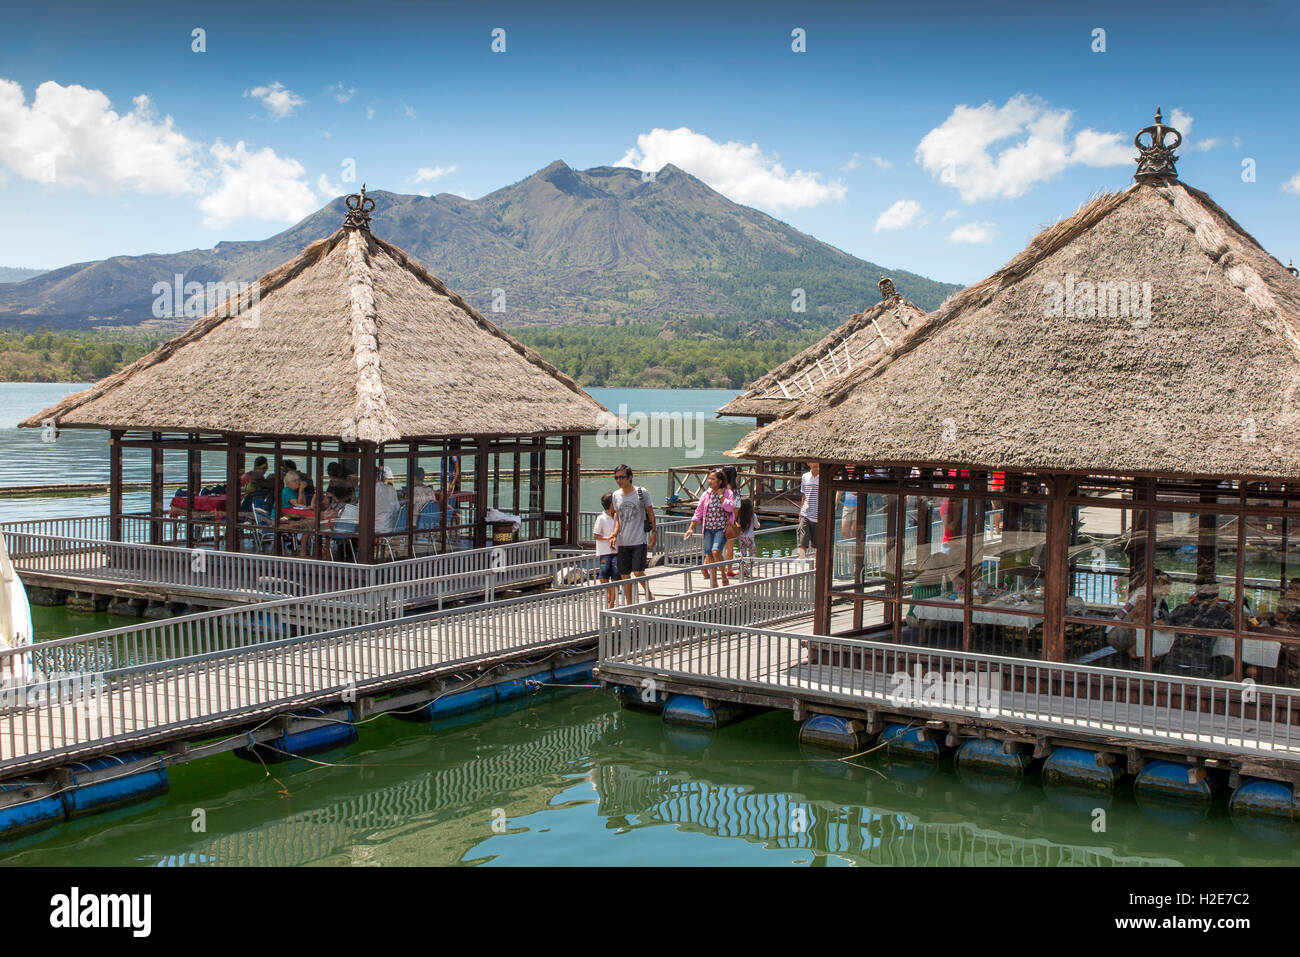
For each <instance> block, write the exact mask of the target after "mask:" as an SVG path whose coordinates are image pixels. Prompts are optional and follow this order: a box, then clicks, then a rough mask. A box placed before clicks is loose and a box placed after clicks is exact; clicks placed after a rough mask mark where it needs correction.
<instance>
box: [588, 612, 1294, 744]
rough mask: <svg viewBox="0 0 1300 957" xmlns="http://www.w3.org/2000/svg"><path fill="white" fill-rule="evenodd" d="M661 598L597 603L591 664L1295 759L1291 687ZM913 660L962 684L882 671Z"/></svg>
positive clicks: (909, 669)
mask: <svg viewBox="0 0 1300 957" xmlns="http://www.w3.org/2000/svg"><path fill="white" fill-rule="evenodd" d="M716 600H718V601H719V602H721V601H722V599H721V598H719V599H716ZM667 609H668V606H665V608H664V609H660V610H658V612H657V613H654V614H644V613H642V611H641V610H639V609H638V610H633V609H614V610H610V611H608V612H606V613H605V617H606V619H607V621H608V623H607V625H606V626H605V627H604V628H602V631H601V648H600V667H601V670H602V673H606V674H610V673H613V674H631V675H640V674H646V675H667V676H670V677H679V678H685V679H704V680H706V681H708V682H713V683H722V684H725V685H726V686H727V687H730V688H740V689H749V690H753V691H760V692H767V693H770V692H772V691H773V690H776V691H780V692H783V693H785V694H789V695H794V696H800V697H806V696H809V695H816V696H818V697H820V698H826V699H828V700H831V701H835V702H846V703H852V704H857V705H862V704H871V705H876V706H883V707H888V708H890V709H891V710H899V711H902V712H904V713H907V712H908V710H909V708H910V709H911V710H912V711H916V712H917V713H924V714H933V715H951V716H955V717H960V716H968V717H971V716H973V717H978V718H981V719H994V720H1005V721H1010V722H1014V723H1015V724H1018V725H1021V726H1025V727H1029V728H1040V729H1045V730H1054V731H1057V732H1060V731H1085V732H1092V733H1102V734H1108V735H1115V736H1119V737H1122V738H1123V739H1125V740H1135V741H1146V742H1152V743H1164V744H1168V743H1169V742H1171V741H1179V742H1185V743H1188V744H1194V745H1196V746H1197V747H1200V748H1205V749H1209V750H1213V751H1217V752H1224V753H1231V754H1241V753H1250V754H1261V755H1268V756H1271V757H1275V758H1279V757H1280V758H1285V759H1292V760H1296V761H1300V727H1297V725H1300V691H1297V690H1296V689H1293V688H1285V687H1280V686H1270V685H1257V684H1249V685H1247V684H1242V683H1236V682H1228V681H1218V680H1215V679H1211V678H1187V677H1180V676H1174V675H1164V674H1152V673H1147V672H1133V671H1122V670H1118V669H1110V668H1099V667H1095V666H1089V665H1078V664H1069V663H1065V662H1047V661H1038V660H1031V659H1025V658H1012V657H1006V656H1000V655H983V654H976V653H969V652H961V651H944V650H936V649H931V648H921V647H915V646H910V645H897V644H893V643H889V642H875V641H865V640H860V639H852V638H829V637H823V636H809V635H806V634H798V633H794V632H786V631H779V630H773V629H766V628H762V627H757V626H754V625H749V624H744V623H738V622H736V623H733V622H734V618H733V620H732V621H729V620H727V619H728V615H727V613H726V611H725V608H722V607H720V609H719V612H718V613H716V614H714V615H712V616H705V618H704V620H692V618H689V617H687V616H685V615H679V616H670V615H669V614H667V613H665V612H666V610H667ZM917 669H920V671H921V673H922V674H923V675H940V676H945V677H946V680H948V681H949V682H955V685H954V686H955V687H957V688H960V689H968V690H963V691H962V693H960V694H951V695H936V696H935V697H936V698H937V699H938V700H937V701H934V702H932V701H930V700H928V699H927V700H926V701H925V703H924V704H922V703H921V702H920V701H919V700H917V699H909V698H906V697H900V695H899V694H898V693H897V689H896V687H895V686H892V685H891V679H892V677H893V676H896V675H898V674H905V675H909V676H910V675H912V674H914V673H915V672H916V670H917ZM981 689H983V690H982V691H981Z"/></svg>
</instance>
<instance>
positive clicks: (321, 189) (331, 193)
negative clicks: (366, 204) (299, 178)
mask: <svg viewBox="0 0 1300 957" xmlns="http://www.w3.org/2000/svg"><path fill="white" fill-rule="evenodd" d="M316 192H318V193H320V194H321V195H322V196H324V197H325V198H326V199H333V198H334V197H335V196H342V195H343V194H344V193H346V192H347V190H345V189H344V188H343V186H342V185H341V184H339V183H331V182H330V178H329V177H328V176H326V175H325V174H324V173H321V174H320V176H318V177H317V178H316Z"/></svg>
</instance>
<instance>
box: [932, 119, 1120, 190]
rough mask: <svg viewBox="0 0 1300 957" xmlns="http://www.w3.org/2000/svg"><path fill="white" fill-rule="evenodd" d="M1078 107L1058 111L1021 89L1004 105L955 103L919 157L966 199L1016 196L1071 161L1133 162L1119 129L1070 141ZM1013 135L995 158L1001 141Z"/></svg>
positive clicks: (1088, 131)
mask: <svg viewBox="0 0 1300 957" xmlns="http://www.w3.org/2000/svg"><path fill="white" fill-rule="evenodd" d="M1072 116H1073V112H1072V111H1071V110H1054V109H1052V108H1051V107H1049V106H1048V105H1047V104H1046V103H1044V102H1043V101H1042V100H1040V99H1038V98H1037V97H1031V96H1026V95H1025V94H1023V93H1017V94H1016V95H1015V96H1013V97H1011V98H1010V99H1008V100H1007V102H1006V103H1004V104H1003V105H1002V106H1000V107H998V106H994V105H993V104H992V103H991V102H990V103H985V104H984V105H983V106H977V107H970V106H966V105H965V104H961V105H959V106H957V107H956V108H955V109H954V110H953V111H952V114H951V115H949V117H948V118H947V119H946V120H944V122H943V123H942V124H940V125H939V126H937V127H935V128H934V129H932V130H931V131H930V132H929V133H927V134H925V136H924V137H923V138H922V139H921V142H920V143H919V144H918V145H917V148H916V160H917V162H918V163H920V164H921V165H922V166H923V167H924V168H925V169H926V170H927V171H929V173H930V175H931V176H935V177H937V178H938V179H939V181H940V182H942V183H944V184H946V185H948V186H951V187H953V188H954V189H956V190H957V191H958V192H959V193H960V194H961V198H962V199H963V200H964V201H965V202H968V203H973V202H976V201H978V200H981V199H995V198H999V197H1000V198H1005V199H1014V198H1015V197H1017V196H1021V195H1023V194H1024V193H1026V192H1028V191H1029V189H1030V188H1032V187H1033V186H1034V185H1035V184H1036V183H1039V182H1042V181H1044V180H1047V179H1051V178H1052V177H1053V176H1055V175H1056V174H1058V173H1060V172H1061V171H1062V170H1063V169H1065V168H1066V167H1067V166H1071V165H1075V164H1083V165H1087V166H1114V165H1119V164H1121V163H1130V162H1132V161H1133V151H1132V149H1131V148H1129V147H1126V146H1124V145H1123V144H1124V143H1125V139H1124V137H1123V135H1122V134H1119V133H1101V132H1098V131H1096V130H1093V129H1090V128H1088V129H1083V130H1080V131H1079V132H1078V133H1077V134H1075V136H1074V142H1073V144H1072V145H1071V144H1070V143H1069V142H1068V140H1067V131H1068V129H1069V127H1070V122H1071V118H1072ZM1013 137H1014V138H1015V142H1013V143H1011V145H1009V146H1006V147H1005V148H1003V149H1001V150H1000V151H999V152H998V153H997V156H996V157H994V156H993V155H992V154H991V153H990V150H989V147H991V146H992V145H993V144H995V143H999V142H1002V141H1004V140H1009V139H1011V138H1013Z"/></svg>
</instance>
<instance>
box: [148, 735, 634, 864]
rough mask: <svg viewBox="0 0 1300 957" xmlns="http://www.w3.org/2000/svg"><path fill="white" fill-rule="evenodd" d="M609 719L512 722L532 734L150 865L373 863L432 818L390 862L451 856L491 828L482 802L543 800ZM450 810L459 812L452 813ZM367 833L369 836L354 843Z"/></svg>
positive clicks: (509, 804)
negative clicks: (433, 834) (429, 833)
mask: <svg viewBox="0 0 1300 957" xmlns="http://www.w3.org/2000/svg"><path fill="white" fill-rule="evenodd" d="M614 719H615V716H614V715H613V714H610V713H608V712H605V713H601V714H598V715H596V716H595V717H593V718H589V719H588V720H585V721H582V722H581V723H577V724H566V725H559V726H553V727H548V728H546V729H542V730H540V731H534V729H529V728H524V727H517V728H515V729H514V733H515V734H517V735H520V736H522V735H526V734H529V733H530V732H533V734H532V736H531V737H529V738H527V739H526V740H520V741H512V742H511V743H510V745H509V746H507V747H503V748H499V749H496V750H494V751H492V752H491V753H489V754H486V755H484V756H482V757H477V758H475V759H474V760H470V761H461V762H459V763H454V764H450V765H447V766H444V767H435V768H432V769H429V770H419V771H416V772H415V773H413V774H412V775H411V776H410V777H408V778H406V779H404V780H400V781H397V782H396V783H394V784H390V785H379V786H375V787H373V788H370V789H368V790H366V791H363V792H361V793H353V794H349V795H348V796H346V797H344V798H342V799H340V800H336V801H332V802H329V803H326V804H323V805H321V806H320V807H316V808H312V809H311V810H308V811H301V812H298V813H296V814H291V815H289V816H288V817H286V818H284V819H283V820H280V821H274V822H271V823H269V824H262V825H258V826H255V827H251V828H248V829H246V830H239V831H235V832H233V833H228V834H222V835H219V836H216V837H212V838H209V839H207V840H204V841H201V842H199V843H197V844H196V845H194V846H193V848H192V849H191V851H190V852H187V853H182V854H173V855H167V856H165V857H161V858H159V859H158V860H157V863H159V864H163V865H191V864H203V863H207V864H218V865H240V866H249V865H253V866H268V865H273V866H293V865H301V864H310V863H326V862H327V859H328V858H338V857H340V856H342V857H343V858H344V859H345V860H344V861H343V862H351V863H369V862H376V863H383V862H380V861H374V858H375V857H376V856H377V852H380V853H382V854H383V856H384V857H389V856H390V853H389V851H391V850H392V849H391V848H390V847H388V845H391V844H392V843H393V842H394V841H396V840H398V839H399V838H398V835H401V834H407V835H410V834H419V832H421V831H423V830H425V829H426V828H427V827H428V826H429V825H430V824H432V823H438V824H439V835H438V836H439V840H438V842H437V846H436V847H435V846H434V845H433V844H432V843H431V842H428V841H427V840H425V839H423V838H421V841H420V845H419V847H418V848H410V847H407V848H404V849H403V850H404V851H409V853H408V854H405V859H404V860H402V861H400V863H408V864H451V863H455V862H457V861H459V860H460V859H461V858H462V857H464V855H465V854H466V853H467V852H468V851H469V850H470V849H471V848H472V847H473V846H475V845H476V844H478V843H480V842H482V841H483V840H484V839H485V838H486V837H489V836H491V832H490V831H489V830H488V824H487V823H486V822H487V817H486V816H485V815H484V814H483V813H482V809H483V808H484V807H487V806H490V805H492V804H494V803H495V804H499V805H501V806H502V807H504V808H506V809H507V810H508V811H509V812H510V816H512V817H513V816H518V815H520V814H524V813H532V812H533V811H538V810H542V809H543V808H545V807H546V806H547V805H548V804H549V803H550V801H551V800H552V799H553V798H554V797H555V795H556V794H557V793H558V792H559V791H560V790H562V789H563V788H564V787H567V786H568V785H570V784H571V783H572V782H571V781H567V780H564V779H563V778H562V775H563V774H564V773H565V768H566V766H568V765H570V764H571V763H573V762H576V761H579V760H581V759H583V758H585V757H588V756H589V755H590V754H591V751H592V748H593V746H594V745H595V744H596V743H597V742H598V741H599V739H600V737H601V735H602V734H603V733H604V732H605V731H606V730H607V728H608V726H609V725H610V724H611V723H612V722H613V721H614ZM436 745H437V740H436V738H433V737H430V738H429V739H421V740H420V741H419V742H418V746H417V748H415V749H413V748H411V747H410V746H409V745H407V746H405V747H402V748H398V747H393V748H390V749H388V750H387V751H385V753H384V757H385V758H387V759H389V760H392V761H394V762H397V761H400V760H401V757H402V755H401V752H402V751H406V752H410V751H412V750H418V751H419V752H421V753H423V754H425V755H427V754H428V752H429V750H430V748H431V747H435V746H436ZM389 770H390V771H391V770H398V769H396V768H393V769H389ZM402 770H404V769H402ZM384 771H385V769H380V771H379V773H380V774H383V773H384ZM368 776H369V775H368ZM449 812H450V813H449ZM460 815H466V819H465V820H463V821H455V818H456V817H458V816H460ZM449 822H454V823H449ZM214 824H215V822H214ZM449 831H450V832H451V833H449ZM462 832H463V833H462ZM371 841H374V842H375V844H373V845H371V846H368V847H366V846H361V847H359V846H358V845H366V844H367V843H368V842H371ZM380 842H382V843H383V845H385V846H384V848H382V849H381V848H380V847H378V846H377V845H378V844H379V843H380ZM433 855H436V859H433ZM394 863H396V861H395V862H394Z"/></svg>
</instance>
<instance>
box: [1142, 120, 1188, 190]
mask: <svg viewBox="0 0 1300 957" xmlns="http://www.w3.org/2000/svg"><path fill="white" fill-rule="evenodd" d="M1143 134H1146V135H1147V136H1148V137H1149V138H1150V139H1149V142H1147V143H1145V144H1144V143H1143V142H1142V135H1143ZM1171 136H1172V137H1173V142H1172V143H1170V142H1168V138H1169V137H1171ZM1182 143H1183V134H1182V133H1180V132H1178V131H1177V130H1176V129H1174V128H1173V127H1172V126H1165V124H1164V120H1163V119H1162V118H1161V116H1160V107H1158V106H1157V107H1156V121H1155V123H1153V124H1152V125H1150V126H1148V127H1145V128H1144V129H1141V130H1139V131H1138V134H1137V136H1135V137H1133V145H1134V146H1136V147H1137V148H1138V150H1139V151H1140V152H1141V155H1140V156H1138V157H1137V164H1138V168H1137V172H1136V173H1135V174H1134V175H1133V178H1134V179H1136V180H1138V181H1139V182H1141V181H1142V180H1148V179H1150V180H1154V179H1166V178H1168V179H1177V178H1178V170H1177V169H1176V168H1175V166H1174V162H1175V161H1176V160H1177V159H1178V157H1177V155H1175V153H1174V150H1176V149H1178V147H1179V146H1181V145H1182Z"/></svg>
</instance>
